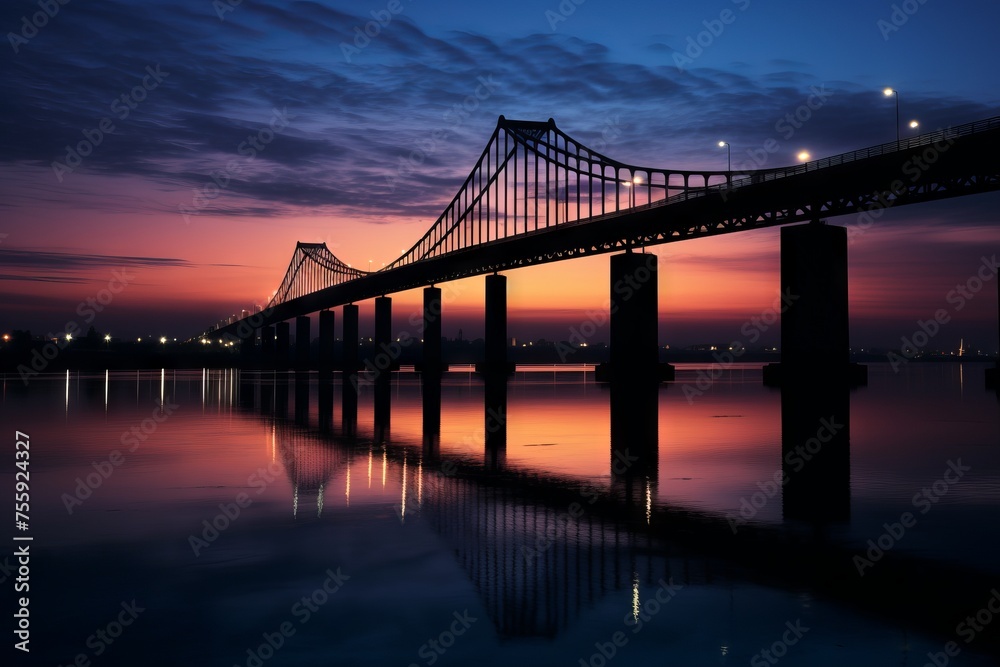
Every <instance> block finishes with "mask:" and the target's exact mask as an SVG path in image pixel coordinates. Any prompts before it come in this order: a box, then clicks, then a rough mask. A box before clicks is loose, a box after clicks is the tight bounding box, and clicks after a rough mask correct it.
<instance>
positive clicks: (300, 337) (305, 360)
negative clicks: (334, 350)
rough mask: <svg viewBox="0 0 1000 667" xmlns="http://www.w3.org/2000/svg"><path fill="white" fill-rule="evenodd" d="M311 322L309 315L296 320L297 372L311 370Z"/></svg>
mask: <svg viewBox="0 0 1000 667" xmlns="http://www.w3.org/2000/svg"><path fill="white" fill-rule="evenodd" d="M310 325H311V322H310V320H309V316H308V315H301V316H299V317H296V318H295V370H296V371H300V372H301V371H307V370H309V347H310V346H311V344H312V336H311V331H310V329H311V326H310Z"/></svg>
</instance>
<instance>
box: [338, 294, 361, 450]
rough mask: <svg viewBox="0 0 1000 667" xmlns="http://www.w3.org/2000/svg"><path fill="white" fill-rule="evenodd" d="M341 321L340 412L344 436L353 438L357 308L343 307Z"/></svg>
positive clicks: (354, 426)
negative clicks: (342, 327)
mask: <svg viewBox="0 0 1000 667" xmlns="http://www.w3.org/2000/svg"><path fill="white" fill-rule="evenodd" d="M343 320H344V344H343V347H342V357H343V358H342V359H341V371H342V373H343V383H342V389H341V411H342V415H343V417H342V418H343V432H344V435H346V436H350V437H353V436H354V435H356V434H357V422H358V307H357V306H355V305H354V304H353V303H352V304H349V305H346V306H344V316H343Z"/></svg>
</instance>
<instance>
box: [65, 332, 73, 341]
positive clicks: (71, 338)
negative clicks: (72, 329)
mask: <svg viewBox="0 0 1000 667" xmlns="http://www.w3.org/2000/svg"><path fill="white" fill-rule="evenodd" d="M71 340H73V334H70V333H68V334H66V342H67V343H68V342H69V341H71Z"/></svg>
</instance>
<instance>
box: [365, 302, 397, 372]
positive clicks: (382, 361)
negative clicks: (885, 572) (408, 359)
mask: <svg viewBox="0 0 1000 667" xmlns="http://www.w3.org/2000/svg"><path fill="white" fill-rule="evenodd" d="M401 351H402V348H401V347H399V346H398V345H395V344H394V342H393V340H392V298H390V297H387V296H380V297H378V298H376V299H375V348H374V351H373V352H372V358H371V359H369V360H368V363H366V364H365V369H366V370H368V371H369V372H372V373H375V375H376V376H377V377H379V378H381V377H383V376H385V377H386V379H388V378H389V374H390V373H391V372H392V371H398V370H399V353H400V352H401Z"/></svg>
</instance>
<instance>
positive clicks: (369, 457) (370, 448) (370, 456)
mask: <svg viewBox="0 0 1000 667" xmlns="http://www.w3.org/2000/svg"><path fill="white" fill-rule="evenodd" d="M368 488H369V489H370V488H372V446H371V445H368Z"/></svg>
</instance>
